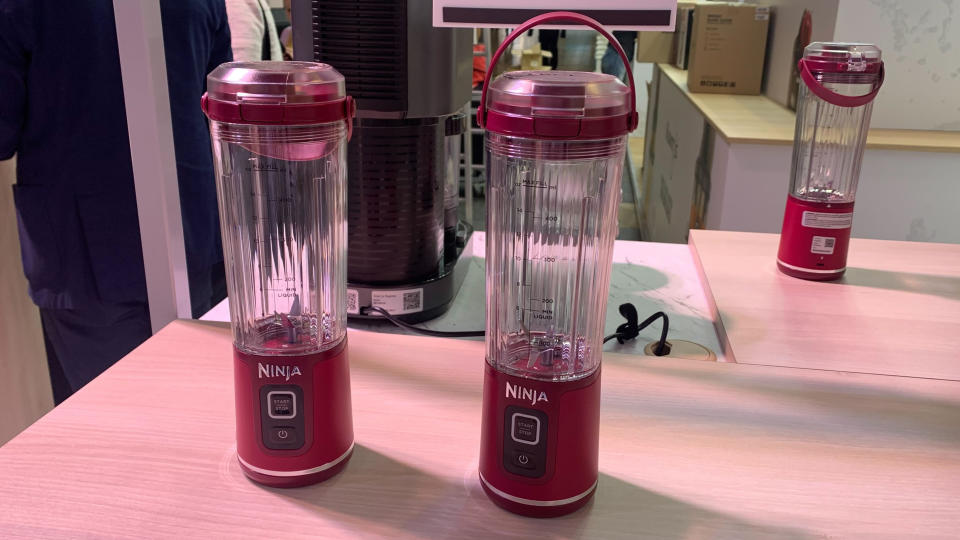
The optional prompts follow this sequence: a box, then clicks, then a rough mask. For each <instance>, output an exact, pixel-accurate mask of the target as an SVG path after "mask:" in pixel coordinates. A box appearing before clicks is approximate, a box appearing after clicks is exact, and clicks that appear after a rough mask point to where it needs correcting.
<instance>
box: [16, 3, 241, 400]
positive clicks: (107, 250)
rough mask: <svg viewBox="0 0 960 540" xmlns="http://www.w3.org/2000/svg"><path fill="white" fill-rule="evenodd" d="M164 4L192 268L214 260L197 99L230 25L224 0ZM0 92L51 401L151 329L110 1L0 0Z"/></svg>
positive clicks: (222, 56)
mask: <svg viewBox="0 0 960 540" xmlns="http://www.w3.org/2000/svg"><path fill="white" fill-rule="evenodd" d="M161 9H162V11H163V13H164V15H163V16H164V19H165V22H166V19H168V17H169V18H170V21H175V23H174V25H173V26H170V27H169V28H167V26H169V25H166V24H165V25H164V26H165V28H164V40H165V42H166V47H167V49H166V57H167V75H168V77H169V79H170V81H171V84H170V90H171V94H170V102H171V112H172V115H173V123H174V136H175V146H176V153H177V161H178V163H177V165H178V167H177V169H178V176H179V181H180V191H181V198H182V199H183V201H182V205H183V207H184V212H183V216H184V223H185V227H184V229H185V243H186V245H187V250H188V270H189V271H190V273H191V275H193V274H194V273H195V272H199V271H201V269H208V268H216V267H217V265H218V263H219V264H220V265H222V262H221V258H222V256H221V255H220V254H219V251H220V248H219V239H218V238H217V237H216V234H217V232H218V228H217V226H216V218H215V216H216V200H215V198H213V197H211V195H210V193H212V192H213V191H214V190H215V188H214V184H213V173H212V162H211V158H210V156H209V142H208V139H207V137H208V136H207V135H206V127H205V124H203V123H202V113H201V112H200V109H199V105H198V104H199V99H200V95H201V94H202V91H203V90H202V84H203V76H204V75H205V74H206V72H207V71H209V70H210V69H213V67H214V66H216V65H217V64H219V63H220V62H221V61H226V60H229V59H230V37H229V29H228V27H227V20H226V13H225V9H224V7H223V0H219V1H217V0H209V1H204V2H200V1H197V0H180V1H179V2H177V1H173V0H166V1H163V2H161ZM188 19H189V20H190V23H189V24H188V23H187V22H186V21H187V20H188ZM175 27H179V28H175ZM188 79H189V82H188V81H187V80H188ZM198 85H199V86H198ZM0 96H2V98H0V159H9V158H10V157H12V156H13V155H14V154H16V155H17V183H16V185H14V187H13V190H14V201H15V203H16V208H17V226H18V232H19V235H20V243H21V256H22V260H23V266H24V273H25V274H26V276H27V280H28V282H29V292H30V296H31V298H32V299H33V301H34V302H35V303H36V304H37V306H38V307H39V308H40V314H41V320H42V322H43V328H44V334H45V339H46V344H47V353H48V363H49V365H50V371H51V379H52V382H53V384H54V397H55V399H56V401H57V402H58V403H59V402H60V401H62V400H63V399H65V398H66V397H67V396H69V395H70V394H71V393H72V392H74V391H76V390H78V389H79V388H80V387H82V386H83V385H85V384H86V383H87V382H89V381H90V380H92V379H93V378H94V377H96V376H97V375H98V374H100V373H101V372H102V371H103V370H105V369H106V368H108V367H109V366H110V365H112V364H113V363H114V362H116V361H117V360H118V359H120V358H121V357H123V356H124V355H125V354H127V353H128V352H129V351H130V350H132V349H133V348H134V347H136V346H137V345H139V344H140V343H141V342H143V341H144V340H145V339H146V338H148V337H149V336H150V333H151V328H150V318H149V312H148V309H147V295H146V282H145V278H144V270H143V255H142V249H141V244H140V230H139V222H138V219H137V203H136V197H135V192H134V183H133V167H132V163H131V158H130V144H129V139H128V135H127V120H126V113H125V109H124V96H123V84H122V79H121V75H120V60H119V53H118V48H117V35H116V26H115V23H114V15H113V3H112V1H111V0H84V1H82V2H55V1H53V0H0ZM188 100H189V103H188ZM191 107H193V108H194V109H195V110H196V115H197V116H198V117H199V118H200V120H201V122H200V123H197V122H196V121H195V120H193V119H191V116H192V115H191V113H190V111H189V109H190V108H191ZM199 126H202V127H203V130H204V135H203V136H201V135H200V131H199V129H198V128H199ZM194 146H196V147H197V149H194V148H193V147H194ZM198 149H199V150H198ZM200 150H202V151H203V152H206V153H207V155H206V157H203V156H202V155H201V152H200ZM204 183H208V184H209V188H207V187H204V186H203V184H204ZM211 208H212V209H211ZM210 215H213V216H214V217H213V218H211V217H210ZM211 226H212V227H213V229H214V232H213V233H211V232H210V227H211ZM191 261H193V262H191ZM221 267H222V266H221ZM221 271H222V270H221ZM209 282H210V283H213V282H214V280H213V279H212V278H211V279H210V281H209ZM205 288H206V287H205ZM210 288H211V289H212V288H213V285H210Z"/></svg>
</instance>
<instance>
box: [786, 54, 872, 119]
mask: <svg viewBox="0 0 960 540" xmlns="http://www.w3.org/2000/svg"><path fill="white" fill-rule="evenodd" d="M797 70H798V71H799V72H800V78H801V79H803V82H804V84H806V85H807V88H809V89H810V91H811V92H813V93H814V95H816V96H817V97H819V98H820V99H822V100H824V101H826V102H827V103H830V104H832V105H836V106H838V107H860V106H862V105H866V104H867V103H870V102H871V101H873V98H875V97H877V92H879V91H880V87H881V86H883V64H882V63H881V64H880V76H879V78H878V79H877V82H876V83H874V85H873V90H871V91H869V92H867V93H866V94H863V95H862V96H845V95H843V94H839V93H837V92H834V91H833V90H830V89H829V88H827V87H826V86H824V85H823V83H821V82H820V81H818V80H817V78H816V77H815V76H814V75H813V72H812V71H811V70H810V62H809V61H807V59H806V58H801V59H800V61H799V62H797Z"/></svg>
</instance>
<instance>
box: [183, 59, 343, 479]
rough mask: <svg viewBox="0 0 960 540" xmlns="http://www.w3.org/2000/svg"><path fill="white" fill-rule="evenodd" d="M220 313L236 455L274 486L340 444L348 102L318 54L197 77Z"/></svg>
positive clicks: (336, 463) (301, 474)
mask: <svg viewBox="0 0 960 540" xmlns="http://www.w3.org/2000/svg"><path fill="white" fill-rule="evenodd" d="M202 105H203V110H204V112H205V113H206V114H207V116H208V117H209V118H210V135H211V139H212V143H213V155H214V162H215V164H216V171H217V192H218V195H219V205H220V224H221V228H222V231H223V251H224V258H225V260H226V270H227V286H228V292H229V294H230V320H231V322H232V326H233V338H234V378H235V380H234V383H235V392H236V413H237V457H238V459H239V461H240V466H241V468H242V469H243V471H244V472H245V473H246V475H247V476H248V477H250V478H251V479H253V480H255V481H257V482H260V483H262V484H266V485H269V486H276V487H294V486H301V485H307V484H311V483H314V482H319V481H321V480H324V479H326V478H328V477H330V476H333V475H334V474H336V473H337V472H339V471H340V470H341V469H342V468H343V467H344V466H345V465H346V463H347V461H348V459H349V457H350V454H351V452H352V450H353V422H352V419H351V412H350V373H349V366H348V363H347V335H346V329H347V325H346V319H347V317H346V315H347V311H346V309H347V306H346V261H347V258H346V249H347V238H346V232H347V231H346V170H345V167H346V165H345V164H346V145H347V139H348V137H349V134H350V130H351V122H352V120H353V103H352V100H351V99H350V97H349V96H347V95H346V94H345V91H344V79H343V76H342V75H340V74H339V73H338V72H337V71H336V70H334V69H333V68H332V67H330V66H328V65H326V64H318V63H312V62H231V63H226V64H223V65H221V66H220V67H218V68H216V69H215V70H213V72H211V73H210V75H208V76H207V93H206V94H205V95H204V96H203V101H202Z"/></svg>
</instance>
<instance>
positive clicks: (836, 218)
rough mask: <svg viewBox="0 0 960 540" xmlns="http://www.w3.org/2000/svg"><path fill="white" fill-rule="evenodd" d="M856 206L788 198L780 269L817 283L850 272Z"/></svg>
mask: <svg viewBox="0 0 960 540" xmlns="http://www.w3.org/2000/svg"><path fill="white" fill-rule="evenodd" d="M852 221H853V203H852V202H851V203H821V202H811V201H802V200H800V199H797V198H796V197H793V196H789V197H787V207H786V210H785V211H784V214H783V228H782V229H781V231H780V249H779V251H778V253H777V268H778V269H780V271H781V272H783V273H784V274H786V275H788V276H792V277H796V278H800V279H808V280H815V281H829V280H834V279H839V278H840V277H841V276H843V273H844V272H846V270H847V248H848V246H849V244H850V224H851V223H852Z"/></svg>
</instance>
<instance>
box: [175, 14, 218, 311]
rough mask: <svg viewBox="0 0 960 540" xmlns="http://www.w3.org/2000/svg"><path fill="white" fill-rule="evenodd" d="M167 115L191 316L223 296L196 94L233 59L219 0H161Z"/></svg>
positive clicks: (209, 164)
mask: <svg viewBox="0 0 960 540" xmlns="http://www.w3.org/2000/svg"><path fill="white" fill-rule="evenodd" d="M160 15H161V17H162V21H163V41H164V48H165V51H164V52H165V56H166V62H167V87H168V88H169V91H170V117H171V120H172V122H173V144H174V152H175V153H176V155H177V180H178V182H179V187H180V211H181V213H182V214H183V239H184V244H185V247H186V253H187V273H188V274H189V282H190V300H191V304H192V306H191V307H192V311H193V317H194V318H198V317H200V316H202V315H203V314H204V313H206V312H207V311H210V309H211V308H212V307H213V306H215V305H216V304H217V303H218V302H220V301H221V300H223V299H224V298H226V296H227V282H226V276H225V274H224V267H223V247H222V244H221V239H220V221H219V217H218V213H217V188H216V182H215V181H214V172H213V156H212V154H211V151H210V132H209V129H208V128H207V117H206V116H204V114H203V111H202V110H201V109H200V97H201V96H203V93H204V92H205V91H206V89H207V74H208V73H210V72H211V71H213V69H214V68H215V67H217V66H219V65H220V64H222V63H224V62H229V61H231V60H232V59H233V53H232V52H231V48H230V32H229V27H228V25H227V16H226V8H225V6H224V2H223V0H219V2H218V1H215V0H207V1H196V0H161V1H160Z"/></svg>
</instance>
